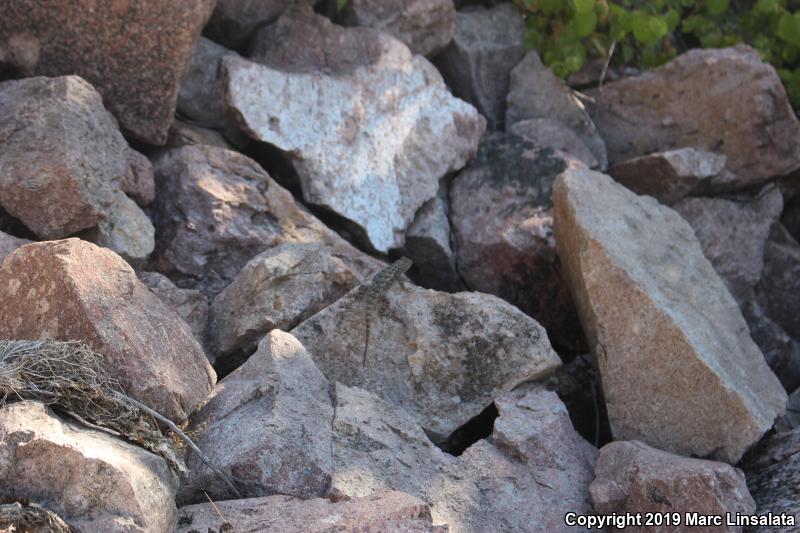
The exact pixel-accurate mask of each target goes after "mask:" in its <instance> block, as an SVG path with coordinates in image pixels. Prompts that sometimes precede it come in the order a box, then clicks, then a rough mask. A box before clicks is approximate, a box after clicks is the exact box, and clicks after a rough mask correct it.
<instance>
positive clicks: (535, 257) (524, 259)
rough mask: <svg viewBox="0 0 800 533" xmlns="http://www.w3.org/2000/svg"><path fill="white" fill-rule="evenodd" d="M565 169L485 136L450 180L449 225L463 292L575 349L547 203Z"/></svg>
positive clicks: (530, 149) (526, 147) (504, 137)
mask: <svg viewBox="0 0 800 533" xmlns="http://www.w3.org/2000/svg"><path fill="white" fill-rule="evenodd" d="M569 164H570V159H568V158H567V157H565V156H564V154H560V153H557V152H554V151H553V150H552V149H550V148H544V149H540V148H538V147H537V146H536V145H535V144H534V143H532V142H531V141H529V140H526V139H524V138H522V137H518V136H516V135H511V134H502V133H495V134H492V135H487V136H486V137H484V140H483V141H482V142H481V146H480V149H479V150H478V155H477V156H476V158H475V159H474V160H473V161H472V162H471V163H470V164H469V166H468V167H467V168H465V169H464V170H462V171H461V172H460V173H459V174H458V176H456V178H455V179H454V180H453V183H452V185H451V188H450V201H451V213H450V220H451V221H452V224H453V233H454V236H455V245H456V246H455V249H456V252H457V258H458V271H459V273H460V275H461V276H462V277H463V279H464V281H465V282H466V284H467V286H468V287H469V288H470V289H472V290H476V291H481V292H487V293H490V294H494V295H497V296H499V297H501V298H503V299H504V300H506V301H508V302H511V303H512V304H514V305H516V306H517V307H518V308H520V309H521V310H522V311H524V312H525V313H527V314H529V315H530V316H532V317H533V318H535V319H536V320H537V321H538V322H539V323H541V324H542V325H543V326H544V327H545V329H546V330H547V332H548V334H549V336H550V339H551V341H552V342H553V344H554V345H556V347H557V348H563V347H567V348H570V349H574V350H579V349H581V348H582V347H584V346H585V340H584V337H583V333H582V332H581V326H580V322H579V320H578V314H577V311H576V309H575V304H574V303H573V302H572V296H571V295H570V292H569V286H568V285H567V283H566V279H565V278H564V275H563V273H562V269H561V262H560V260H559V258H558V255H557V252H556V242H555V238H554V237H553V202H552V200H551V192H552V186H553V181H554V180H555V178H556V176H557V175H558V174H559V173H560V172H561V171H563V170H564V169H565V168H567V166H568V165H569ZM575 164H580V163H575Z"/></svg>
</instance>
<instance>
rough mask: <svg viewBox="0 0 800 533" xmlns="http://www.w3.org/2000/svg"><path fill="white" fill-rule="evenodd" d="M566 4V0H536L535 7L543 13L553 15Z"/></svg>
mask: <svg viewBox="0 0 800 533" xmlns="http://www.w3.org/2000/svg"><path fill="white" fill-rule="evenodd" d="M566 6H567V2H566V0H538V2H536V7H538V8H539V10H540V11H541V12H542V13H544V14H545V15H553V14H556V13H558V12H559V11H561V10H562V9H564V8H565V7H566Z"/></svg>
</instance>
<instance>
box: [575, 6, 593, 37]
mask: <svg viewBox="0 0 800 533" xmlns="http://www.w3.org/2000/svg"><path fill="white" fill-rule="evenodd" d="M572 24H574V25H575V33H576V34H577V35H578V37H588V36H589V35H591V34H592V32H594V29H595V28H596V27H597V15H595V14H594V11H589V12H588V13H586V14H583V15H577V16H576V17H575V18H574V19H573V20H572Z"/></svg>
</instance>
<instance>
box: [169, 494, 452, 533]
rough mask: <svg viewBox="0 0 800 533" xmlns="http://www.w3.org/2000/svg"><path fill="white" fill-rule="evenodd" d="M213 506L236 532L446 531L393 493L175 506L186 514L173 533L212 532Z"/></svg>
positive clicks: (419, 506)
mask: <svg viewBox="0 0 800 533" xmlns="http://www.w3.org/2000/svg"><path fill="white" fill-rule="evenodd" d="M215 507H216V509H215ZM217 509H218V510H219V511H220V512H221V513H222V516H224V517H225V520H226V521H227V523H229V524H231V525H232V526H233V531H237V532H239V533H249V532H252V533H260V532H263V531H276V532H278V531H279V532H280V533H331V532H332V531H336V532H337V533H366V532H376V533H377V532H379V531H380V532H382V533H448V532H447V527H442V526H434V525H433V524H432V519H431V510H430V508H429V507H428V506H427V505H426V504H425V503H424V502H422V501H421V500H419V499H417V498H415V497H413V496H409V495H408V494H404V493H402V492H396V491H385V492H376V493H375V494H371V495H370V496H366V497H364V498H355V499H353V500H349V501H341V502H332V501H330V500H326V499H324V498H313V499H310V500H301V499H298V498H293V497H291V496H267V497H265V498H250V499H244V500H231V501H222V502H215V503H214V504H213V505H212V504H209V503H201V504H198V505H189V506H186V507H182V508H181V509H180V510H179V515H180V517H181V518H183V517H190V518H184V519H183V520H184V523H183V524H181V522H180V521H179V522H178V529H177V531H178V533H190V532H191V531H207V530H209V529H211V530H212V531H217V528H219V527H221V526H222V524H223V523H224V522H223V520H222V519H220V516H219V514H218V513H217ZM190 519H191V522H190V521H189V520H190ZM179 520H180V519H179Z"/></svg>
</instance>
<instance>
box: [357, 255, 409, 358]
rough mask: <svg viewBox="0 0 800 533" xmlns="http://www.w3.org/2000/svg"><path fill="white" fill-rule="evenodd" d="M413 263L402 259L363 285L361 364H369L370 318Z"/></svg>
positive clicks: (404, 258) (405, 258)
mask: <svg viewBox="0 0 800 533" xmlns="http://www.w3.org/2000/svg"><path fill="white" fill-rule="evenodd" d="M411 265H412V261H411V259H409V258H407V257H401V258H400V259H398V260H397V261H395V262H394V263H392V264H391V265H389V266H387V267H386V268H384V269H383V270H381V271H380V272H378V273H377V274H375V276H374V277H373V278H372V279H371V280H370V281H369V282H367V283H365V284H364V285H363V292H362V295H363V299H364V354H363V356H362V358H361V359H362V361H361V364H362V366H363V365H366V364H367V352H368V351H369V335H370V318H371V317H372V316H373V315H375V314H376V312H377V309H376V308H377V306H378V303H379V301H380V299H381V298H383V297H384V296H385V294H386V292H387V291H388V290H389V289H390V288H391V287H392V285H393V284H394V282H395V281H397V280H399V279H400V277H401V276H402V275H403V274H405V273H406V272H407V271H408V269H409V268H411Z"/></svg>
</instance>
